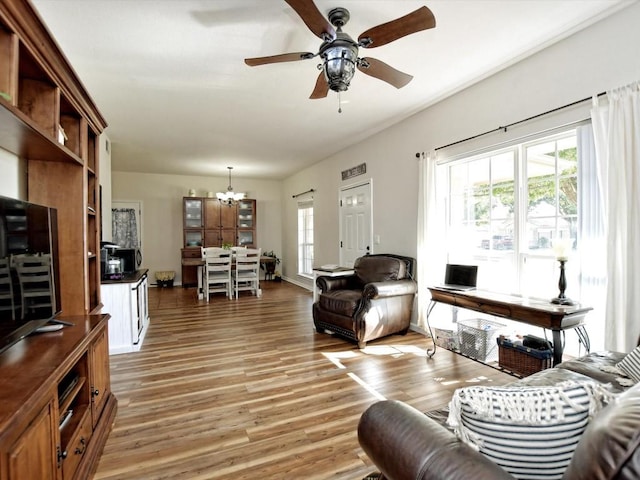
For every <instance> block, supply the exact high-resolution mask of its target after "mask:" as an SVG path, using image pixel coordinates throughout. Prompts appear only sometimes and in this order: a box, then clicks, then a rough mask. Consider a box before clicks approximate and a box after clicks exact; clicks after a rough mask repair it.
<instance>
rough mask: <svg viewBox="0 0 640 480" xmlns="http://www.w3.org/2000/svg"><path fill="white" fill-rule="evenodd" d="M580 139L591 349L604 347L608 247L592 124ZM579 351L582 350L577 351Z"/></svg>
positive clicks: (582, 248) (582, 253)
mask: <svg viewBox="0 0 640 480" xmlns="http://www.w3.org/2000/svg"><path fill="white" fill-rule="evenodd" d="M576 133H577V140H578V209H579V211H578V245H579V247H578V250H579V272H580V300H581V301H582V302H584V303H585V304H587V305H588V306H590V307H592V308H593V311H592V312H590V313H589V315H587V325H586V328H587V332H588V334H589V337H590V339H591V350H593V351H600V350H604V349H605V346H604V332H605V328H606V327H605V321H604V319H605V304H606V302H605V301H606V284H607V268H606V258H605V255H603V252H604V251H605V250H606V248H607V241H606V237H605V229H604V218H603V198H602V191H601V189H600V182H598V169H597V162H596V151H595V145H594V141H593V128H592V126H591V124H588V125H582V126H580V127H578V128H577V129H576ZM576 353H577V354H579V352H576Z"/></svg>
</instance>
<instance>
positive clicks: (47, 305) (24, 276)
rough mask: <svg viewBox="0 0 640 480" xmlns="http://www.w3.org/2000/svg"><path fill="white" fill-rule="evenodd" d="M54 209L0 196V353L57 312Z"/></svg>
mask: <svg viewBox="0 0 640 480" xmlns="http://www.w3.org/2000/svg"><path fill="white" fill-rule="evenodd" d="M58 285H59V268H58V230H57V215H56V209H55V208H50V207H45V206H43V205H37V204H34V203H30V202H26V201H23V200H17V199H13V198H7V197H1V196H0V353H1V352H2V351H4V350H6V349H7V348H9V347H11V346H12V345H13V344H15V343H16V342H18V341H19V340H20V339H22V338H24V337H25V336H26V335H29V334H30V333H32V332H33V330H35V329H36V328H38V327H40V326H42V325H43V324H45V323H46V322H47V321H48V320H49V319H51V318H53V317H54V316H55V315H56V314H57V313H59V312H60V295H59V292H58V289H57V286H58Z"/></svg>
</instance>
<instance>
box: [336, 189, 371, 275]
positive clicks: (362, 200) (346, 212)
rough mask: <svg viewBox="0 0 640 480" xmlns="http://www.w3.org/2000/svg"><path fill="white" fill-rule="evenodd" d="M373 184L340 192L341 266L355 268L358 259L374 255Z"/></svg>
mask: <svg viewBox="0 0 640 480" xmlns="http://www.w3.org/2000/svg"><path fill="white" fill-rule="evenodd" d="M371 210H372V204H371V183H370V182H367V183H364V184H361V185H356V186H352V187H345V188H342V189H341V190H340V265H342V266H344V267H353V262H354V261H355V259H356V258H358V257H362V256H363V255H366V254H367V253H373V251H372V247H373V242H372V240H373V234H372V228H371V216H372V213H371Z"/></svg>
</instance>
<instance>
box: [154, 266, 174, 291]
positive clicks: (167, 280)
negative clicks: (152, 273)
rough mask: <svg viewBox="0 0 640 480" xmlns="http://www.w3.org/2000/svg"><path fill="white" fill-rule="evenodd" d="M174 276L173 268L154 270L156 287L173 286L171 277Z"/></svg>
mask: <svg viewBox="0 0 640 480" xmlns="http://www.w3.org/2000/svg"><path fill="white" fill-rule="evenodd" d="M175 276H176V272H174V271H173V270H167V271H162V272H156V283H157V285H158V287H173V279H174V278H175Z"/></svg>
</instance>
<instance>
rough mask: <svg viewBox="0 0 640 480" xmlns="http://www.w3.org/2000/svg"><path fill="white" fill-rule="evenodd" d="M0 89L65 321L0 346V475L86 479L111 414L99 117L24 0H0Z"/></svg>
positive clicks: (10, 145) (10, 146) (4, 139)
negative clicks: (42, 213) (53, 248)
mask: <svg viewBox="0 0 640 480" xmlns="http://www.w3.org/2000/svg"><path fill="white" fill-rule="evenodd" d="M0 93H1V94H0V148H3V149H5V150H7V151H9V152H12V153H14V154H15V155H16V156H18V157H19V158H21V159H22V161H23V162H25V165H26V168H27V190H28V200H29V201H31V202H34V203H39V204H42V205H47V206H50V207H55V208H56V209H57V219H58V258H59V284H58V285H57V288H58V289H59V291H60V301H61V308H62V312H63V315H64V318H65V319H67V320H69V321H71V322H72V323H73V324H74V325H73V326H68V327H64V329H63V330H61V331H59V332H54V333H47V334H42V335H35V336H30V337H28V338H26V339H24V340H22V341H21V342H19V343H18V344H16V345H14V346H13V347H11V348H10V349H9V350H7V351H5V352H4V353H2V354H1V355H0V377H1V378H2V382H3V387H2V389H1V391H0V405H1V407H0V479H2V480H5V479H15V480H23V479H30V478H38V479H56V480H67V479H86V478H89V477H90V476H91V475H92V472H93V471H94V470H95V468H96V466H97V462H98V459H99V456H100V454H101V452H102V449H103V447H104V444H105V442H106V439H107V436H108V435H109V432H110V430H111V425H112V423H113V420H114V418H115V412H116V399H115V397H114V396H113V394H112V393H111V388H110V376H109V357H108V351H109V349H108V334H107V321H108V318H109V315H106V314H101V313H100V310H101V308H102V305H101V302H100V258H99V240H100V204H99V202H100V198H99V177H98V173H99V161H98V157H99V136H100V134H101V133H102V131H103V130H104V129H105V128H106V125H107V124H106V121H105V120H104V118H103V117H102V115H101V114H100V112H99V111H98V109H97V107H96V105H95V104H94V102H93V100H92V99H91V97H90V96H89V94H88V93H87V91H86V90H85V88H84V86H83V85H82V83H81V81H80V80H79V78H78V77H77V75H76V73H75V72H74V70H73V68H72V67H71V65H70V64H69V63H68V61H67V59H66V57H65V56H64V54H63V52H62V51H61V50H60V48H59V47H58V45H57V43H56V41H55V40H54V39H53V38H52V37H51V35H50V33H49V31H48V29H47V27H46V26H45V25H44V24H43V22H42V20H41V18H40V16H39V15H38V13H37V12H36V10H35V9H34V7H33V6H32V5H31V4H30V3H29V1H28V0H0Z"/></svg>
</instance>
